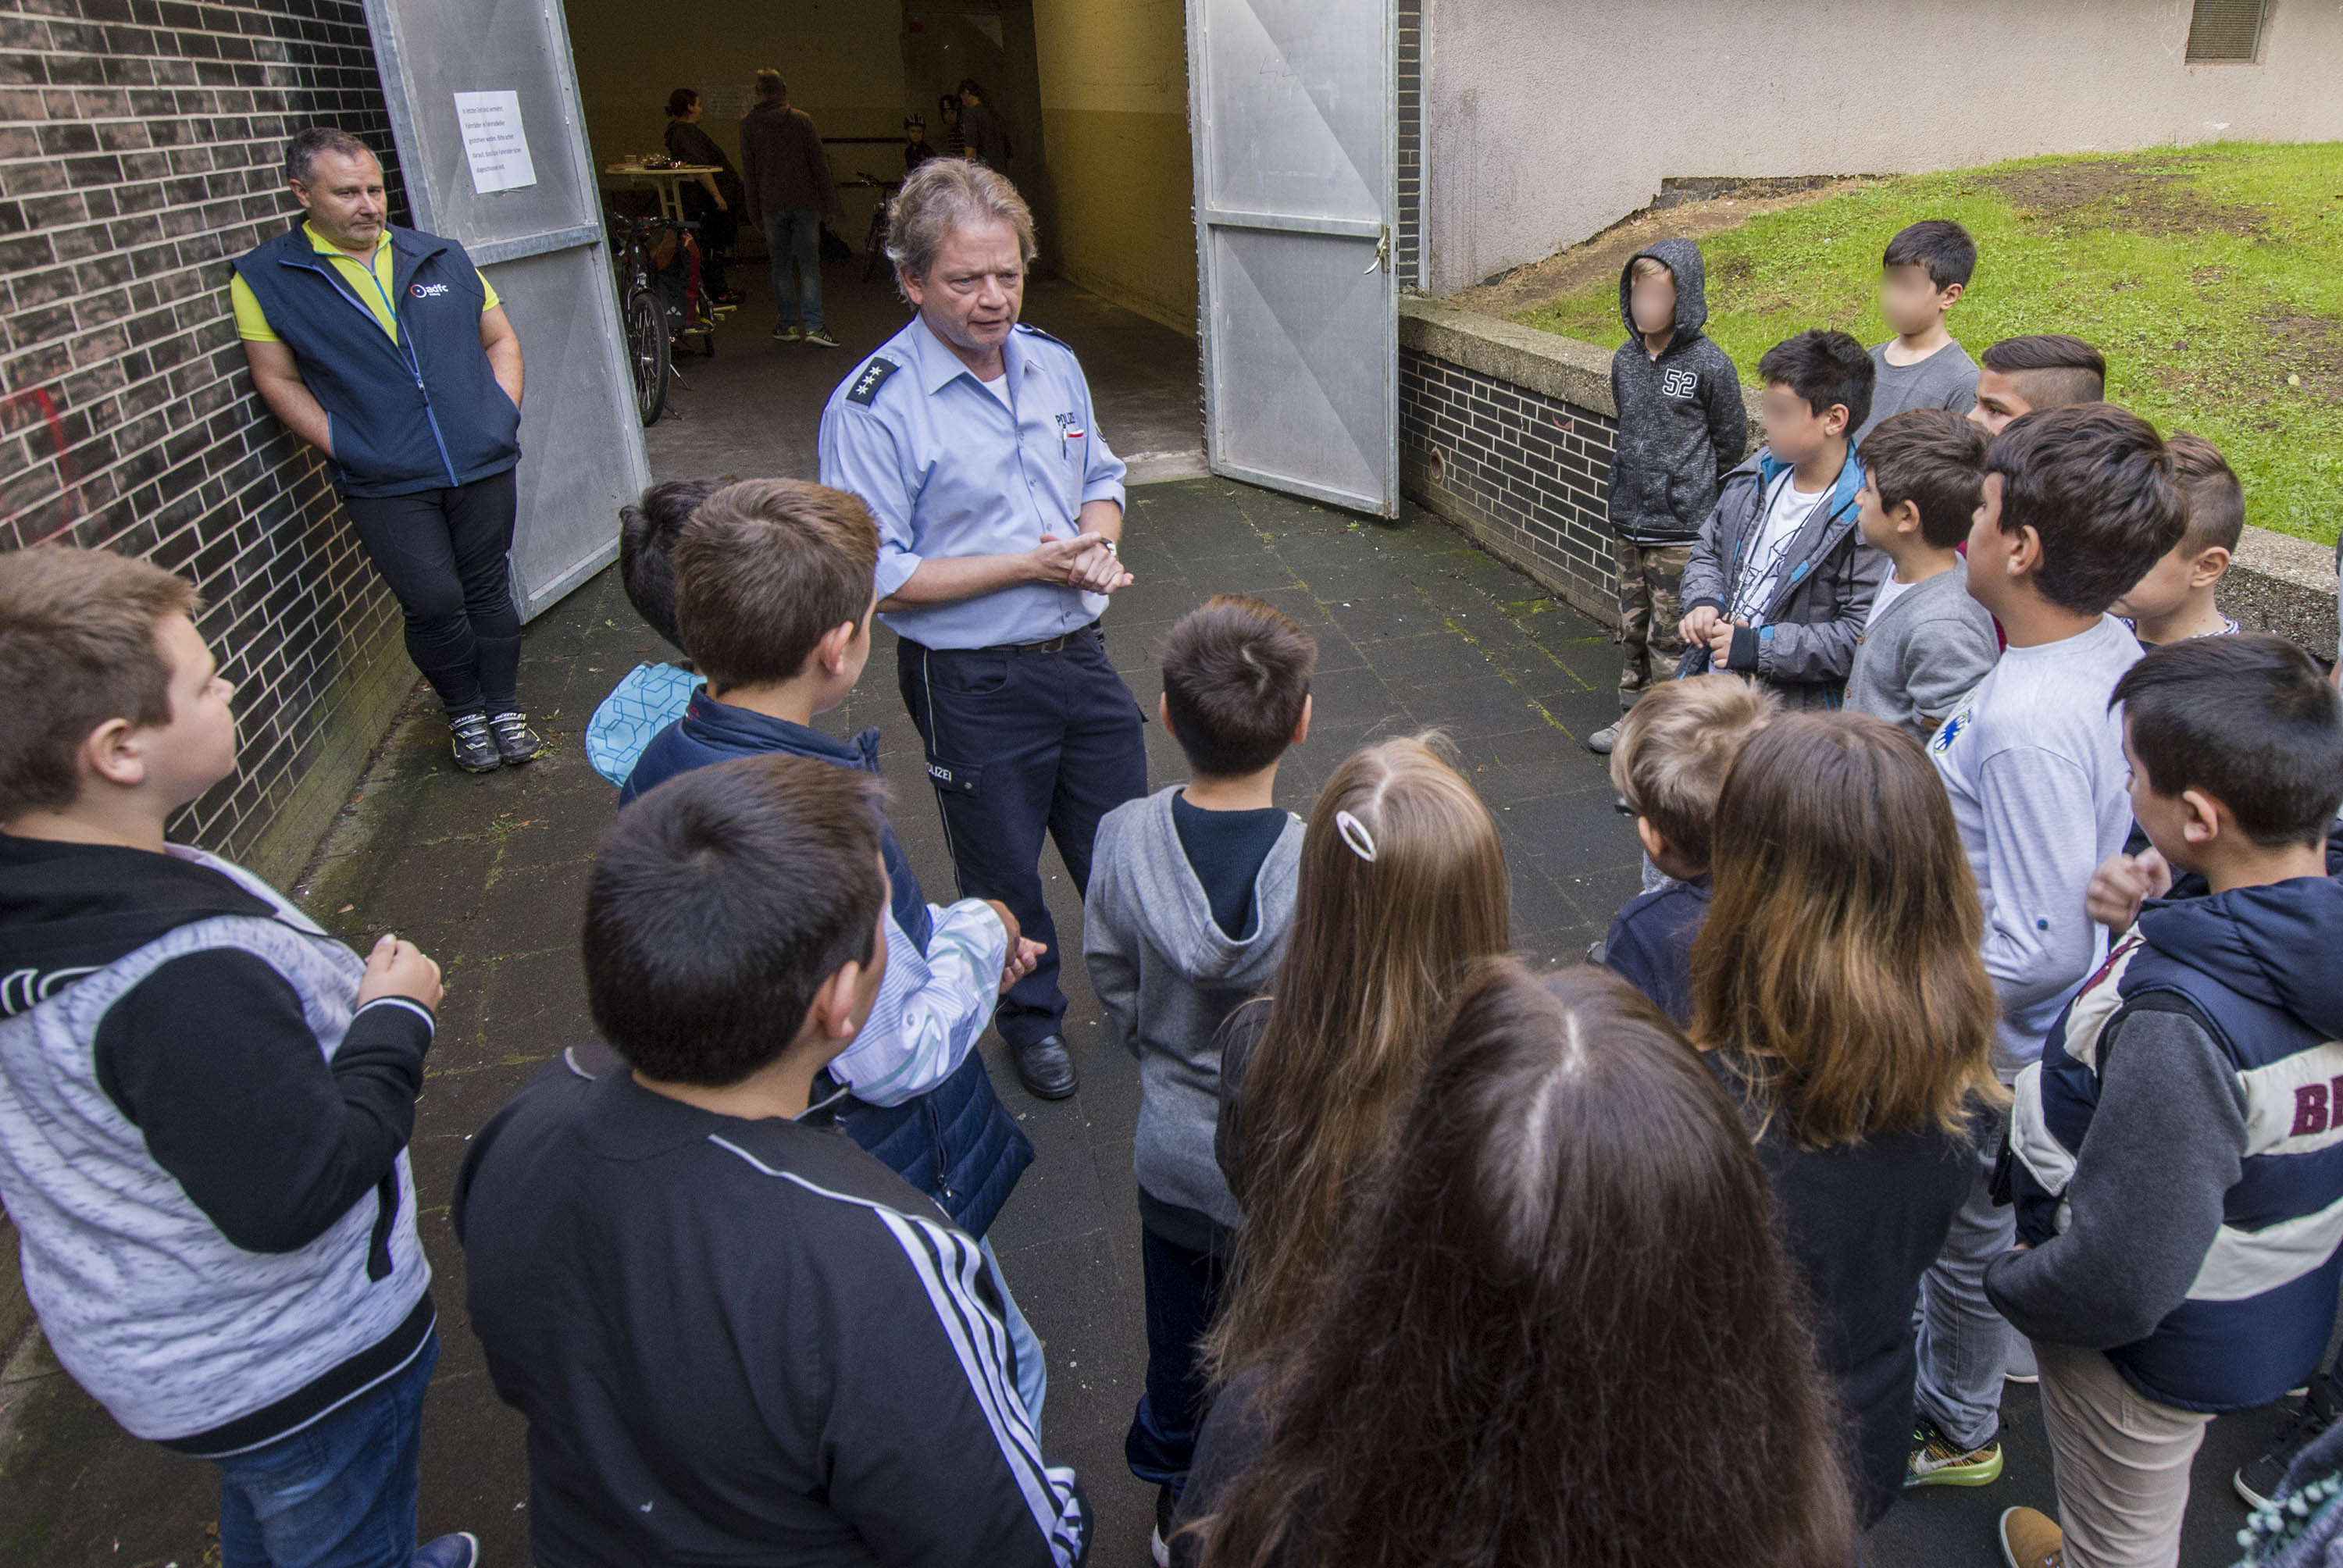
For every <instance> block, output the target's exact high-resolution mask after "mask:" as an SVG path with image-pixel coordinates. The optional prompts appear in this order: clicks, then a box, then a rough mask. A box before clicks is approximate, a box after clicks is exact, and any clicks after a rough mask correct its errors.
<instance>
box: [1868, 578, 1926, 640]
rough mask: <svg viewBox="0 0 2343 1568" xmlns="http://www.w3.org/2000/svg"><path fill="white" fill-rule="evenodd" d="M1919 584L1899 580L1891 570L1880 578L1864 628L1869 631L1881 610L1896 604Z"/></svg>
mask: <svg viewBox="0 0 2343 1568" xmlns="http://www.w3.org/2000/svg"><path fill="white" fill-rule="evenodd" d="M1919 586H1920V585H1919V584H1918V583H1899V582H1897V581H1896V574H1895V573H1894V572H1890V573H1888V574H1887V575H1886V576H1885V577H1884V578H1880V579H1879V592H1878V593H1877V594H1875V595H1874V596H1873V598H1872V600H1871V613H1870V614H1869V615H1867V616H1865V617H1864V618H1863V629H1864V630H1865V631H1869V630H1870V629H1871V627H1872V623H1873V622H1875V621H1876V620H1877V619H1878V618H1879V612H1880V611H1881V610H1883V609H1885V608H1887V607H1888V606H1889V605H1891V604H1894V603H1895V602H1896V600H1897V599H1899V598H1903V597H1904V596H1905V595H1906V594H1907V593H1910V592H1911V591H1912V590H1913V589H1914V588H1918V587H1919Z"/></svg>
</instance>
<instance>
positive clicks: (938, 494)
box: [820, 317, 1123, 648]
mask: <svg viewBox="0 0 2343 1568" xmlns="http://www.w3.org/2000/svg"><path fill="white" fill-rule="evenodd" d="M1001 357H1002V360H1003V361H1004V363H1005V364H1006V365H1007V367H1008V372H1007V376H1006V377H1005V378H1006V380H1007V382H1008V385H1009V393H1010V397H1011V402H1013V403H1014V405H1015V412H1014V413H1013V414H1012V413H1011V409H1010V407H1008V406H1006V405H1004V404H1003V403H1002V402H1001V398H1000V397H999V395H998V393H997V392H996V391H995V390H993V389H991V388H988V387H986V385H985V384H984V383H983V382H981V381H979V380H978V379H977V378H976V377H975V375H974V373H972V372H971V371H970V369H969V368H968V367H966V366H965V365H962V364H961V363H960V359H959V358H958V357H956V356H955V355H954V354H953V353H952V351H951V350H950V348H948V347H945V346H944V345H943V344H941V343H939V342H938V341H937V340H936V337H935V335H934V334H933V333H931V332H930V331H929V330H928V327H927V323H926V322H924V321H921V320H920V319H919V318H918V317H912V319H911V324H910V326H909V327H904V328H903V330H902V331H900V332H898V333H897V334H895V336H894V337H890V338H889V339H888V340H887V342H886V343H885V344H884V345H883V346H882V347H880V350H879V351H878V352H877V353H876V354H874V355H872V356H871V357H870V358H868V359H866V360H864V361H863V362H862V363H861V364H860V365H859V366H857V367H855V369H854V373H853V374H852V375H851V376H849V377H847V378H846V379H845V380H843V381H841V382H840V383H839V384H838V390H836V391H835V392H832V393H831V394H830V403H829V405H828V406H827V407H824V408H823V409H822V411H821V443H820V450H821V482H822V483H823V484H825V485H829V486H831V487H835V488H837V489H840V490H848V491H850V492H852V493H853V494H855V495H857V496H860V498H862V500H863V503H864V504H865V505H866V506H868V507H869V508H870V510H871V514H872V515H873V516H874V517H876V518H878V519H879V578H878V588H879V597H880V598H882V599H883V598H886V597H887V596H888V595H890V594H891V593H893V592H894V591H895V590H896V589H897V588H901V587H902V586H903V584H904V582H905V581H906V580H907V579H908V578H910V575H911V573H912V572H914V571H916V570H917V569H918V568H919V565H920V562H921V561H922V560H926V559H930V558H934V559H938V560H945V559H950V558H952V557H955V556H991V555H1020V554H1022V553H1023V552H1025V551H1027V550H1030V549H1031V548H1033V547H1034V546H1035V545H1037V544H1040V543H1041V541H1042V540H1043V539H1044V538H1060V539H1063V538H1072V537H1074V536H1075V535H1076V534H1078V533H1080V532H1081V526H1080V524H1079V523H1077V522H1076V520H1075V519H1076V518H1077V517H1078V516H1079V515H1080V513H1081V508H1082V505H1083V503H1084V502H1087V501H1112V502H1114V503H1115V505H1117V506H1121V505H1122V475H1123V466H1122V459H1121V458H1120V457H1116V456H1115V455H1114V454H1113V453H1112V452H1111V451H1110V450H1108V448H1107V444H1106V438H1105V437H1103V436H1101V435H1100V434H1099V432H1098V429H1097V427H1096V424H1095V422H1094V421H1093V420H1092V418H1091V388H1090V383H1089V382H1087V381H1085V380H1083V379H1082V367H1081V364H1080V363H1079V362H1078V361H1077V360H1076V359H1075V358H1074V351H1073V350H1072V349H1071V348H1069V347H1066V346H1065V345H1064V344H1062V343H1061V342H1059V341H1058V340H1057V339H1056V338H1054V337H1051V336H1050V335H1049V334H1048V333H1046V332H1043V331H1041V329H1040V328H1039V327H1027V326H1025V325H1023V324H1022V323H1020V324H1019V325H1018V326H1017V327H1015V328H1014V329H1012V330H1011V332H1010V334H1009V337H1008V341H1006V342H1005V343H1003V344H1002V345H1001ZM885 366H892V367H894V368H892V369H890V370H889V369H882V367H885ZM874 380H875V383H876V385H875V386H874V385H873V382H874ZM997 385H998V384H996V386H997ZM1106 600H1107V596H1106V595H1104V594H1086V593H1081V592H1078V591H1076V590H1075V589H1073V588H1059V587H1055V586H1053V585H1051V584H1047V583H1022V584H1020V585H1018V586H1017V587H1015V588H1001V589H1000V590H999V591H997V592H994V593H989V594H984V595H982V596H980V597H979V598H971V599H962V600H960V602H959V603H957V604H940V605H925V606H921V607H920V608H917V609H901V610H893V611H890V612H889V613H888V614H886V615H884V616H882V617H880V619H882V620H884V621H885V622H886V623H887V625H888V626H890V628H893V629H894V631H895V632H896V634H897V635H899V636H901V637H906V638H910V639H911V640H912V641H913V642H918V643H924V644H925V645H927V646H928V647H930V648H993V647H998V646H1000V645H1001V644H1004V643H1027V642H1046V641H1048V640H1049V639H1050V638H1053V637H1059V636H1062V635H1063V634H1065V633H1067V632H1070V631H1072V630H1075V629H1076V628H1080V627H1084V626H1088V625H1089V624H1090V623H1091V621H1093V620H1096V619H1097V618H1099V614H1100V612H1101V611H1102V610H1104V609H1105V608H1106Z"/></svg>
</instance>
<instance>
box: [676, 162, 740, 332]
mask: <svg viewBox="0 0 2343 1568" xmlns="http://www.w3.org/2000/svg"><path fill="white" fill-rule="evenodd" d="M724 199H725V200H726V201H729V202H730V203H732V204H733V205H732V206H730V207H729V209H727V208H723V207H719V206H717V205H716V202H715V199H714V198H713V197H711V196H709V194H708V193H707V192H706V191H704V190H702V189H700V188H699V186H687V187H686V188H685V190H684V193H683V216H686V217H688V218H689V219H690V220H691V221H692V222H694V223H696V224H698V225H699V287H700V292H701V293H702V294H704V295H705V296H707V297H708V299H709V302H710V303H713V302H714V300H715V297H717V296H718V295H719V294H722V293H724V292H725V283H724V266H725V263H727V262H728V261H729V260H730V259H731V257H732V246H734V245H735V244H736V243H738V242H739V237H740V206H739V203H740V197H739V195H737V194H735V193H729V192H728V193H727V194H726V196H725V198H724Z"/></svg>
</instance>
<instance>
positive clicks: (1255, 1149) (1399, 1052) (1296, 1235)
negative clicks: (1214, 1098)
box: [1205, 736, 1509, 1378]
mask: <svg viewBox="0 0 2343 1568" xmlns="http://www.w3.org/2000/svg"><path fill="white" fill-rule="evenodd" d="M1439 745H1440V742H1439V740H1438V738H1437V737H1436V736H1422V737H1414V738H1409V739H1393V740H1385V741H1381V742H1378V743H1376V744H1373V745H1370V746H1367V747H1364V748H1362V749H1360V750H1358V751H1355V752H1353V753H1352V754H1351V756H1350V757H1348V758H1346V759H1344V760H1343V762H1342V766H1341V767H1339V768H1337V769H1335V770H1334V776H1333V777H1332V779H1329V780H1327V783H1326V788H1325V789H1323V790H1322V792H1321V793H1320V795H1319V797H1318V803H1317V806H1316V807H1315V808H1314V809H1312V812H1311V816H1310V825H1309V828H1308V829H1307V830H1306V831H1305V832H1304V834H1303V836H1302V863H1301V869H1300V872H1299V876H1300V885H1299V888H1298V889H1297V891H1296V894H1295V899H1294V910H1293V927H1292V934H1291V935H1290V936H1289V937H1288V938H1287V939H1286V948H1285V957H1284V959H1283V960H1282V962H1281V964H1280V965H1279V967H1278V971H1277V980H1276V989H1275V990H1273V991H1272V993H1271V996H1270V997H1269V999H1268V1000H1266V1001H1262V1002H1255V1003H1253V1004H1252V1005H1251V1006H1249V1007H1248V1008H1246V1009H1245V1010H1244V1011H1242V1012H1241V1013H1239V1014H1238V1015H1237V1017H1236V1018H1235V1019H1234V1020H1232V1022H1231V1025H1230V1028H1229V1035H1228V1039H1227V1041H1226V1043H1225V1045H1224V1047H1223V1049H1222V1056H1221V1121H1220V1128H1219V1135H1218V1138H1217V1139H1216V1152H1217V1153H1218V1155H1219V1157H1220V1161H1221V1168H1222V1172H1223V1173H1224V1174H1225V1175H1226V1176H1227V1177H1228V1179H1229V1190H1230V1191H1231V1192H1232V1194H1234V1196H1235V1198H1236V1201H1237V1206H1238V1208H1239V1209H1241V1210H1242V1211H1243V1214H1244V1223H1243V1225H1242V1228H1241V1229H1240V1231H1238V1238H1237V1255H1236V1261H1235V1268H1234V1271H1233V1272H1232V1280H1231V1283H1230V1287H1229V1289H1228V1291H1227V1292H1226V1293H1225V1294H1224V1296H1223V1298H1222V1300H1223V1302H1224V1306H1223V1311H1222V1318H1221V1321H1220V1322H1219V1323H1218V1324H1217V1325H1215V1327H1214V1329H1213V1331H1212V1333H1211V1335H1210V1336H1208V1337H1207V1339H1206V1341H1205V1354H1206V1358H1207V1362H1208V1364H1210V1365H1211V1366H1212V1368H1213V1370H1214V1372H1215V1374H1216V1378H1217V1377H1224V1376H1226V1375H1227V1374H1228V1373H1230V1372H1234V1371H1235V1370H1236V1369H1237V1368H1238V1367H1240V1366H1242V1364H1243V1363H1244V1362H1247V1361H1249V1360H1251V1359H1252V1357H1253V1356H1255V1355H1257V1354H1258V1353H1260V1352H1261V1351H1262V1349H1264V1348H1265V1347H1266V1346H1267V1345H1269V1344H1270V1343H1271V1342H1272V1341H1274V1340H1276V1339H1277V1338H1279V1337H1280V1336H1281V1335H1282V1334H1284V1333H1286V1332H1289V1331H1290V1330H1291V1329H1292V1327H1293V1325H1294V1324H1295V1322H1298V1321H1299V1320H1300V1318H1301V1315H1302V1309H1303V1308H1304V1306H1305V1305H1306V1304H1307V1303H1308V1302H1310V1301H1311V1300H1312V1298H1313V1297H1314V1296H1315V1295H1316V1294H1317V1292H1318V1291H1319V1289H1320V1286H1321V1281H1322V1275H1323V1274H1324V1272H1325V1270H1326V1267H1327V1263H1328V1261H1329V1260H1330V1259H1331V1258H1332V1255H1333V1251H1334V1245H1335V1242H1336V1241H1338V1240H1339V1239H1340V1236H1341V1233H1342V1227H1343V1225H1344V1223H1345V1222H1346V1221H1348V1219H1349V1217H1350V1214H1351V1211H1353V1209H1355V1208H1356V1207H1357V1204H1358V1198H1359V1194H1358V1191H1357V1184H1358V1181H1359V1177H1360V1174H1361V1172H1363V1171H1365V1170H1367V1169H1368V1167H1369V1166H1370V1164H1371V1163H1372V1162H1373V1160H1374V1158H1375V1157H1376V1156H1377V1155H1378V1154H1380V1153H1381V1152H1382V1151H1383V1147H1384V1145H1385V1144H1386V1143H1387V1142H1388V1141H1389V1138H1390V1134H1391V1131H1392V1128H1393V1124H1394V1123H1396V1122H1397V1121H1398V1120H1399V1116H1400V1113H1401V1111H1403V1110H1404V1109H1405V1107H1406V1105H1407V1102H1408V1098H1409V1097H1410V1096H1411V1095H1413V1093H1414V1092H1415V1086H1416V1083H1417V1081H1419V1080H1420V1079H1421V1078H1422V1077H1423V1065H1424V1061H1425V1059H1426V1055H1427V1052H1428V1050H1429V1047H1430V1045H1431V1037H1432V1032H1433V1030H1434V1029H1435V1028H1436V1027H1437V1026H1438V1023H1439V1020H1440V1019H1441V1018H1442V1016H1443V1014H1444V1013H1445V1012H1446V1011H1447V1010H1448V1006H1449V1003H1450V1000H1451V999H1452V998H1453V995H1454V992H1455V986H1456V984H1457V982H1458V981H1459V980H1462V979H1463V975H1464V972H1465V970H1466V969H1467V967H1468V966H1469V965H1470V964H1471V963H1472V962H1473V960H1477V959H1484V958H1491V957H1494V956H1496V955H1498V954H1501V953H1503V951H1504V950H1505V948H1506V913H1507V905H1508V896H1509V884H1508V882H1507V880H1506V877H1505V856H1504V849H1503V846H1502V845H1501V844H1500V843H1499V842H1498V839H1497V827H1496V823H1495V822H1494V821H1493V820H1492V819H1490V816H1489V809H1488V808H1487V807H1486V806H1484V805H1483V804H1482V803H1481V798H1480V797H1479V796H1478V795H1476V794H1474V793H1473V787H1472V786H1471V785H1470V784H1468V783H1466V782H1465V781H1464V779H1463V776H1462V775H1460V774H1459V773H1458V772H1457V771H1456V770H1455V769H1453V767H1451V766H1450V765H1449V764H1448V762H1447V761H1446V760H1444V759H1443V756H1442V754H1441V751H1440V750H1439V749H1436V748H1437V747H1438V746H1439Z"/></svg>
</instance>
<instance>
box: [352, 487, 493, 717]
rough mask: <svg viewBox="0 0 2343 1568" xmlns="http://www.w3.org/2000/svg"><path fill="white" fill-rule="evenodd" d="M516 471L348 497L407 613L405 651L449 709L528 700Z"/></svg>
mask: <svg viewBox="0 0 2343 1568" xmlns="http://www.w3.org/2000/svg"><path fill="white" fill-rule="evenodd" d="M515 504H516V491H515V489H514V487H513V470H512V469H510V468H507V469H506V470H505V471H504V472H503V473H501V474H491V475H489V476H488V477H487V478H485V479H475V480H473V481H472V482H471V483H470V484H468V485H460V486H458V487H455V488H453V489H437V490H417V491H416V492H415V493H413V494H412V495H406V496H349V497H346V498H344V499H343V505H344V506H346V507H347V508H349V513H350V521H351V522H352V523H354V524H356V525H357V531H358V542H359V543H360V544H362V545H364V546H365V547H366V553H367V559H369V560H371V561H373V562H374V566H375V569H376V570H377V571H378V572H380V573H381V574H382V577H383V580H384V581H385V582H387V583H388V584H389V585H390V591H391V592H392V593H393V594H395V595H397V598H398V608H400V609H402V610H404V611H406V613H407V658H411V659H413V660H414V661H415V668H417V669H419V670H421V671H422V672H423V677H424V678H425V679H427V680H428V681H429V682H430V683H431V689H432V690H434V691H436V692H437V693H438V694H439V700H440V702H441V703H442V704H444V705H445V706H446V708H447V711H448V713H449V714H450V715H458V714H465V713H508V712H512V711H514V710H516V709H518V708H519V706H520V701H519V696H518V686H519V683H520V611H519V610H518V609H517V608H514V606H513V597H512V571H511V568H510V566H509V565H508V561H507V557H508V555H509V553H510V552H511V550H512V537H513V511H514V507H515Z"/></svg>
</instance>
